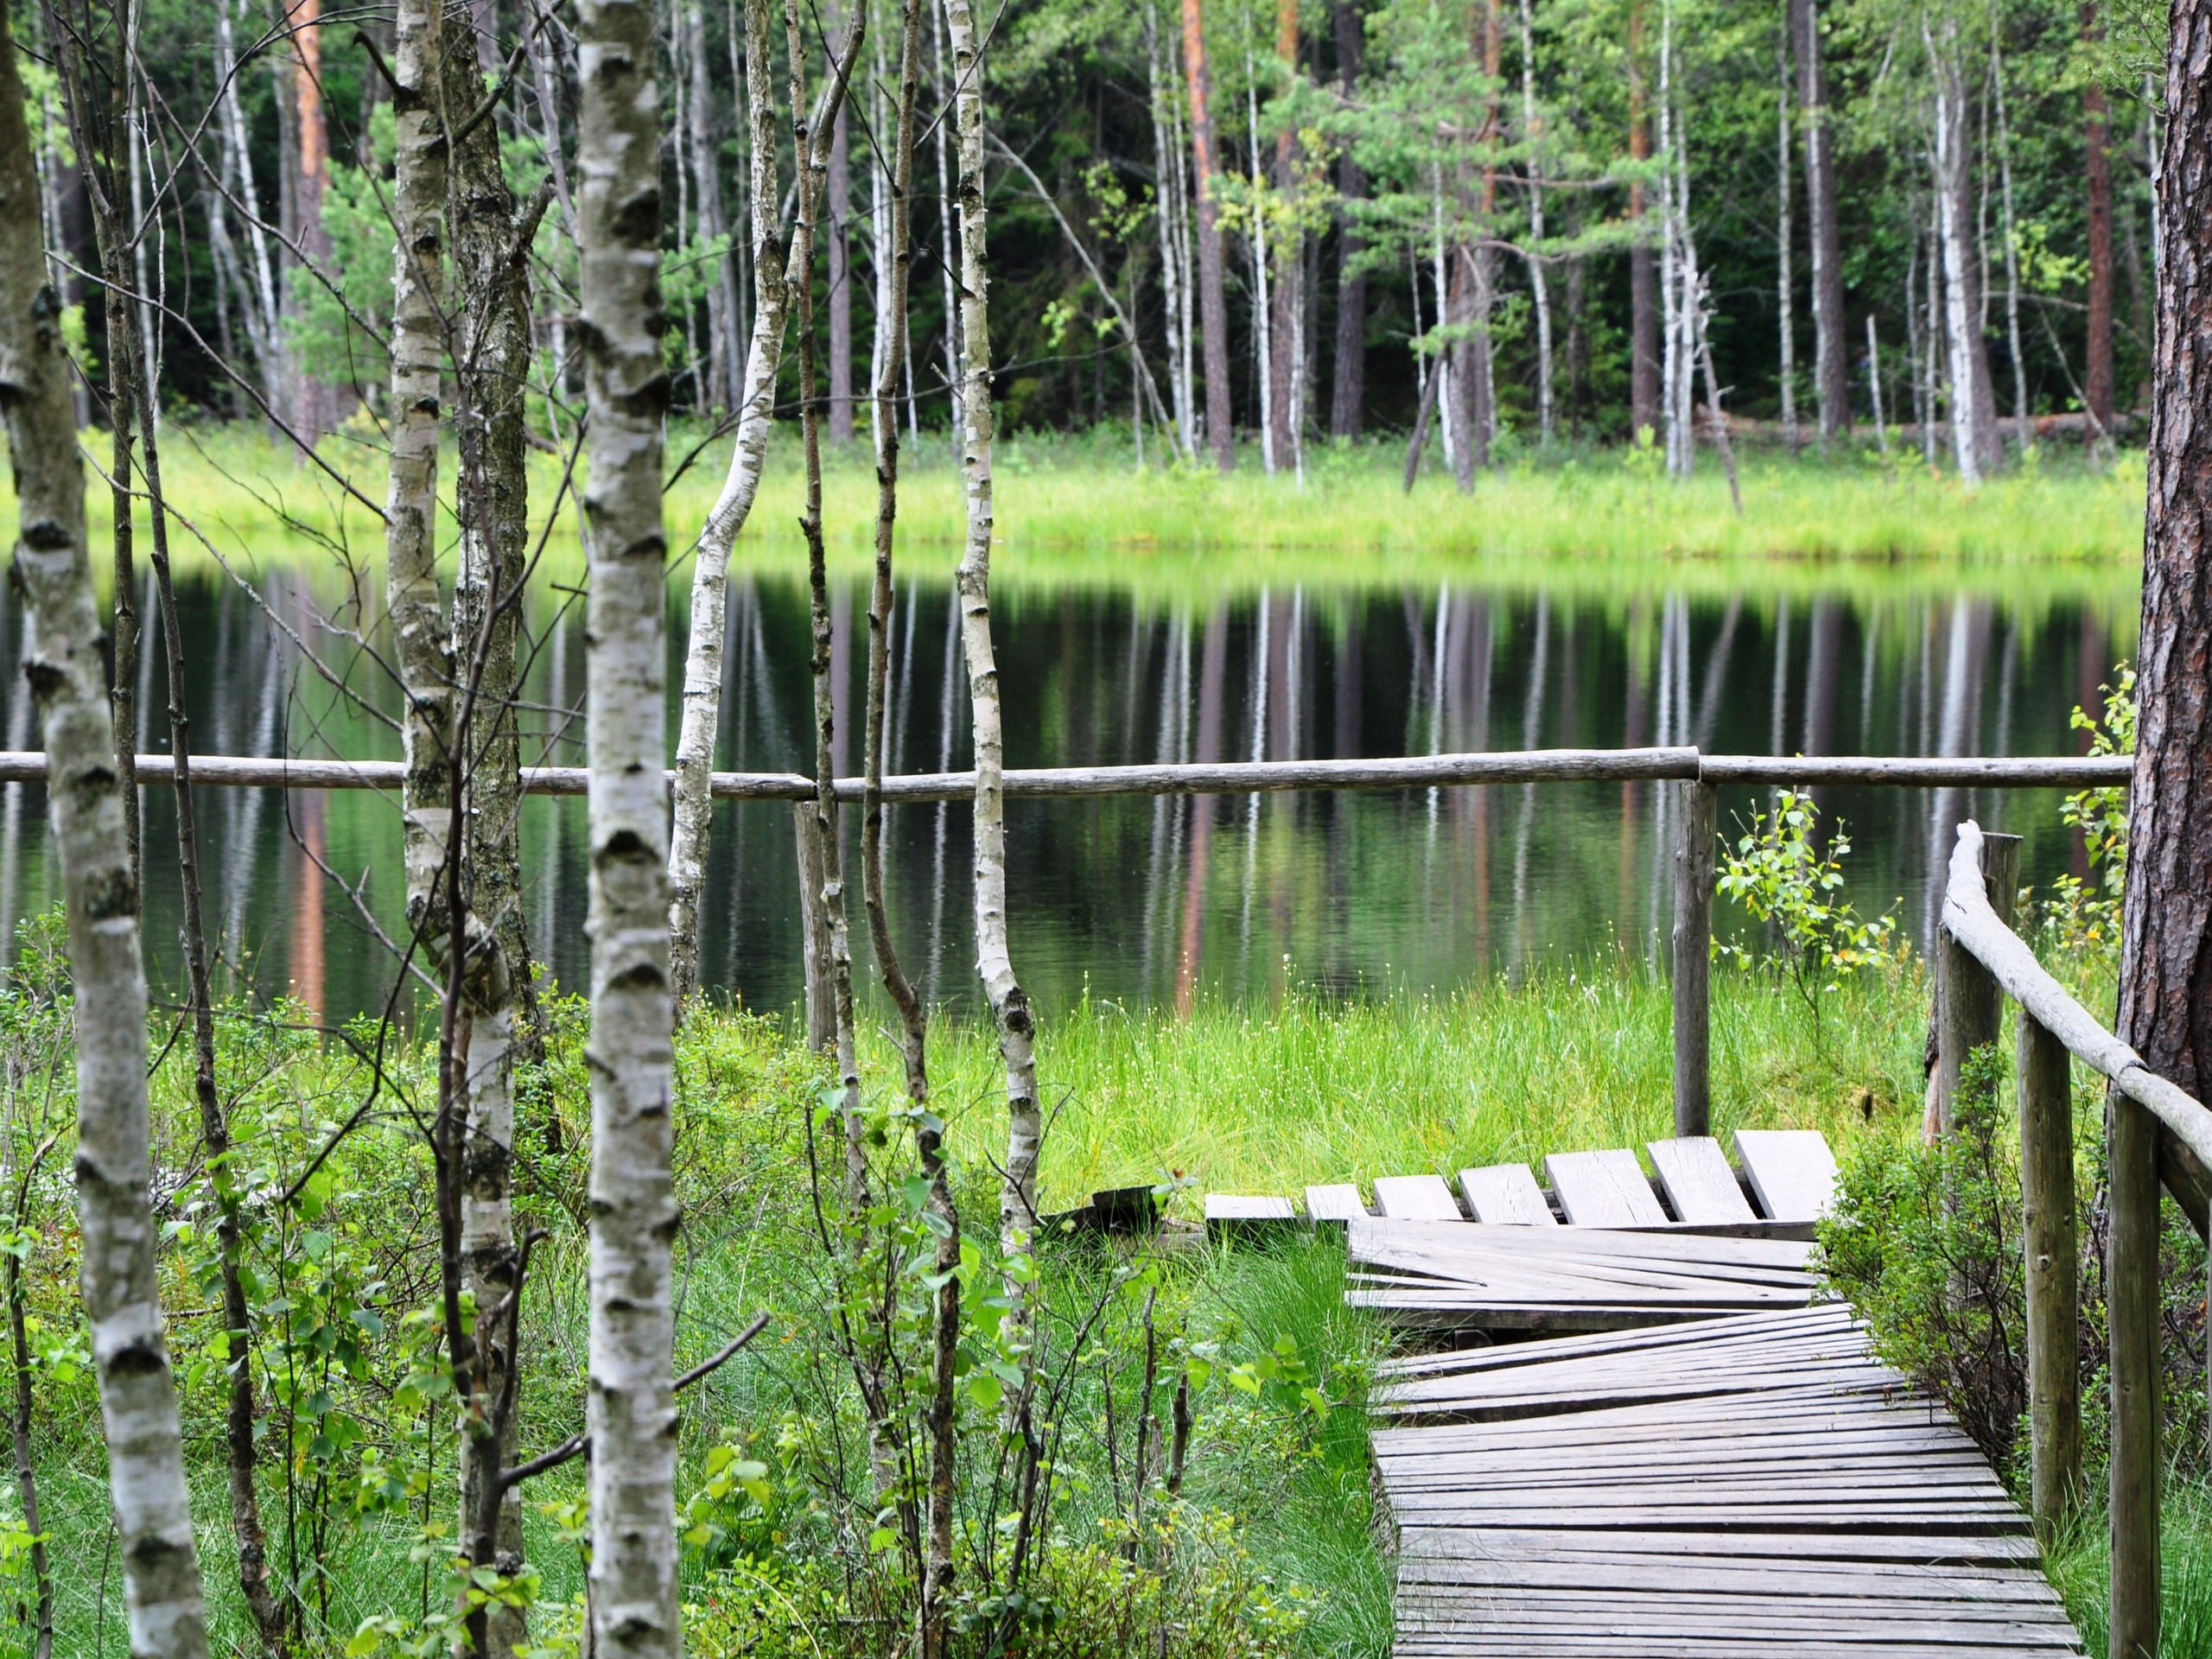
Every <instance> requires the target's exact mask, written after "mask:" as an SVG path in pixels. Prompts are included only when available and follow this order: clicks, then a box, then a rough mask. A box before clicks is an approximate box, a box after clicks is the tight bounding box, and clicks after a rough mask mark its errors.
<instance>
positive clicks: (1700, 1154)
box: [1644, 1135, 1758, 1222]
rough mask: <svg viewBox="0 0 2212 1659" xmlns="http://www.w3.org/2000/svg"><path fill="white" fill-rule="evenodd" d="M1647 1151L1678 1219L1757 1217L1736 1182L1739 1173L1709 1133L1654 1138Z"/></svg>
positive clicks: (1693, 1220)
mask: <svg viewBox="0 0 2212 1659" xmlns="http://www.w3.org/2000/svg"><path fill="white" fill-rule="evenodd" d="M1644 1150H1645V1151H1647V1152H1649V1154H1651V1167H1652V1170H1653V1171H1654V1172H1655V1173H1656V1174H1657V1175H1658V1177H1659V1185H1660V1189H1661V1190H1662V1192H1665V1193H1666V1195H1667V1202H1668V1203H1669V1205H1672V1206H1674V1211H1675V1219H1677V1220H1678V1221H1688V1222H1751V1221H1756V1220H1757V1219H1758V1217H1756V1216H1754V1215H1753V1214H1752V1213H1751V1205H1749V1204H1748V1203H1746V1202H1745V1198H1744V1190H1743V1188H1741V1187H1739V1186H1738V1185H1736V1172H1735V1171H1734V1170H1732V1169H1731V1168H1729V1167H1728V1154H1726V1153H1724V1152H1723V1151H1721V1150H1720V1143H1719V1141H1716V1140H1714V1139H1713V1137H1712V1136H1711V1135H1678V1136H1676V1137H1675V1139H1674V1140H1672V1141H1650V1142H1649V1143H1647V1144H1646V1146H1645V1147H1644Z"/></svg>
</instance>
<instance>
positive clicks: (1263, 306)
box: [1244, 52, 1282, 478]
mask: <svg viewBox="0 0 2212 1659" xmlns="http://www.w3.org/2000/svg"><path fill="white" fill-rule="evenodd" d="M1244 130H1245V135H1246V137H1247V138H1248V139H1249V142H1250V143H1251V146H1252V349H1253V351H1254V352H1255V353H1257V354H1258V356H1259V359H1260V466H1261V469H1262V471H1264V472H1265V473H1266V474H1267V475H1268V477H1269V478H1273V477H1274V475H1275V468H1276V467H1279V466H1281V464H1282V457H1281V456H1280V455H1278V454H1275V423H1274V413H1273V410H1274V406H1275V391H1274V362H1275V349H1274V296H1272V295H1271V294H1270V293H1269V292H1268V212H1267V197H1266V195H1265V194H1263V190H1262V183H1261V175H1260V94H1259V92H1258V89H1257V88H1256V86H1255V85H1254V71H1253V67H1252V54H1250V53H1249V52H1247V53H1246V54H1244Z"/></svg>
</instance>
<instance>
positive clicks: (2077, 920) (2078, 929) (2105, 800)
mask: <svg viewBox="0 0 2212 1659" xmlns="http://www.w3.org/2000/svg"><path fill="white" fill-rule="evenodd" d="M2114 679H2115V682H2116V683H2113V684H2110V685H2101V686H2099V687H2098V688H2097V689H2098V690H2099V691H2100V692H2101V694H2102V696H2103V698H2104V709H2103V713H2102V715H2101V716H2099V715H2091V714H2089V713H2088V712H2087V711H2086V710H2084V709H2082V708H2081V707H2080V705H2078V704H2077V705H2075V709H2074V713H2073V715H2072V716H2071V718H2070V720H2069V724H2071V726H2072V727H2073V728H2074V729H2075V731H2077V732H2087V733H2088V734H2089V753H2091V754H2133V753H2135V721H2136V707H2135V671H2134V669H2133V668H2132V667H2130V666H2129V665H2128V664H2126V663H2122V664H2120V667H2119V669H2118V671H2117V672H2116V674H2115V676H2114ZM2059 815H2060V816H2061V817H2063V818H2064V819H2065V821H2066V822H2067V823H2070V824H2072V825H2073V826H2074V827H2075V829H2079V830H2080V831H2081V832H2082V845H2083V846H2084V848H2085V849H2087V850H2088V855H2089V869H2090V871H2091V874H2092V880H2090V881H2083V880H2082V879H2081V878H2080V877H2079V876H2075V875H2062V876H2060V877H2059V878H2058V880H2056V882H2055V883H2054V884H2053V891H2052V896H2051V899H2050V905H2049V907H2048V911H2049V913H2048V917H2047V920H2048V922H2049V924H2050V926H2051V928H2052V929H2053V931H2055V932H2056V936H2057V939H2058V942H2059V944H2061V946H2062V947H2063V948H2064V949H2066V950H2069V952H2071V953H2073V954H2075V955H2076V956H2089V957H2098V958H2102V957H2111V958H2113V963H2114V965H2115V966H2116V965H2117V961H2118V955H2119V950H2120V899H2121V898H2122V896H2123V894H2124V893H2126V887H2127V787H2126V785H2124V784H2123V785H2120V786H2118V787H2117V788H2113V789H2084V790H2080V791H2076V792H2075V793H2074V794H2071V795H2069V796H2068V797H2067V798H2066V800H2065V802H2064V804H2063V805H2062V806H2061V807H2060V808H2059Z"/></svg>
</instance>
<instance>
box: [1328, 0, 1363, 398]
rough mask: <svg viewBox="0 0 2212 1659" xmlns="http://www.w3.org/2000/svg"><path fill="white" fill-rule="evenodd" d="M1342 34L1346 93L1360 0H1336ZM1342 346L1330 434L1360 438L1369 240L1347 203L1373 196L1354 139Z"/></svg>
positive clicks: (1354, 74) (1341, 86)
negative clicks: (1356, 157)
mask: <svg viewBox="0 0 2212 1659" xmlns="http://www.w3.org/2000/svg"><path fill="white" fill-rule="evenodd" d="M1329 16H1330V21H1331V23H1332V26H1333V27H1334V29H1335V31H1336V37H1337V90H1338V92H1339V93H1340V94H1342V96H1343V97H1344V98H1345V99H1351V98H1352V97H1353V96H1355V95H1356V94H1357V92H1358V90H1359V73H1360V63H1361V60H1362V58H1363V54H1364V51H1365V48H1366V45H1367V29H1366V24H1365V22H1364V20H1363V18H1362V17H1361V16H1360V15H1359V7H1358V5H1357V3H1356V0H1332V4H1331V5H1330V8H1329ZM1337 196H1338V210H1337V348H1336V358H1335V363H1334V372H1333V375H1332V385H1331V386H1330V389H1329V435H1330V436H1332V437H1337V438H1356V437H1357V436H1358V435H1359V434H1360V428H1361V425H1362V423H1363V420H1364V417H1365V416H1366V412H1367V271H1366V269H1365V268H1364V267H1363V265H1362V264H1361V263H1360V256H1361V254H1362V253H1363V251H1365V249H1366V246H1367V244H1366V242H1365V240H1364V238H1362V237H1361V235H1360V234H1359V232H1358V230H1357V228H1356V227H1355V223H1354V220H1353V219H1352V216H1351V213H1348V212H1346V211H1345V207H1347V206H1348V205H1349V204H1350V203H1352V202H1355V201H1363V200H1366V199H1367V174H1366V172H1365V171H1364V170H1363V168H1361V167H1360V164H1359V163H1358V162H1357V161H1356V160H1354V159H1353V157H1352V154H1351V147H1350V146H1349V145H1347V146H1346V147H1345V149H1344V154H1343V155H1342V156H1338V158H1337Z"/></svg>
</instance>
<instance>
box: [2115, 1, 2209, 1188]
mask: <svg viewBox="0 0 2212 1659" xmlns="http://www.w3.org/2000/svg"><path fill="white" fill-rule="evenodd" d="M2172 22H2173V35H2172V40H2171V45H2170V46H2169V48H2168V55H2167V59H2166V64H2167V68H2166V86H2165V93H2166V121H2167V124H2166V135H2165V147H2164V156H2163V159H2162V163H2161V167H2160V170H2159V180H2158V193H2159V200H2158V211H2159V213H2160V214H2161V216H2162V227H2163V230H2164V249H2163V251H2164V257H2165V265H2164V280H2163V281H2161V282H2160V283H2159V284H2158V339H2157V346H2156V353H2155V357H2154V369H2153V372H2154V381H2153V393H2152V404H2151V442H2150V453H2149V462H2148V464H2149V474H2150V476H2149V485H2148V505H2147V508H2146V512H2145V524H2144V533H2143V618H2142V630H2141V636H2140V644H2139V646H2138V650H2137V675H2138V679H2137V683H2136V693H2137V696H2138V699H2139V708H2140V711H2141V713H2140V723H2139V727H2138V729H2137V733H2136V746H2135V775H2134V780H2133V787H2132V790H2131V792H2130V795H2129V804H2128V831H2127V878H2128V879H2127V892H2126V900H2125V918H2124V925H2123V930H2122V938H2121V946H2120V1014H2119V1022H2118V1028H2119V1033H2120V1037H2121V1039H2123V1040H2125V1041H2126V1042H2127V1043H2129V1044H2131V1045H2132V1046H2133V1047H2134V1049H2135V1052H2137V1053H2139V1054H2140V1055H2141V1056H2142V1057H2143V1059H2144V1063H2145V1065H2148V1066H2149V1067H2150V1068H2151V1069H2152V1071H2156V1072H2157V1073H2158V1075H2159V1076H2161V1077H2166V1078H2169V1079H2171V1081H2172V1082H2174V1083H2176V1084H2179V1085H2180V1086H2181V1087H2182V1088H2183V1089H2185V1090H2188V1091H2189V1092H2190V1094H2192V1095H2195V1096H2197V1097H2198V1098H2199V1099H2202V1098H2203V1096H2204V1092H2205V1090H2206V1089H2207V1087H2208V1086H2212V680H2208V661H2207V658H2208V650H2209V649H2212V647H2208V643H2207V642H2208V641H2212V217H2208V215H2207V213H2206V211H2205V207H2204V204H2205V202H2206V201H2207V200H2208V199H2209V197H2208V193H2212V77H2209V76H2208V74H2207V66H2208V64H2212V0H2175V3H2174V7H2173V12H2172ZM2160 1141H2161V1156H2160V1165H2161V1169H2160V1173H2161V1175H2162V1176H2163V1178H2164V1180H2165V1182H2166V1184H2167V1185H2168V1186H2170V1187H2171V1188H2173V1190H2174V1192H2175V1193H2176V1196H2177V1197H2179V1198H2182V1199H2183V1204H2184V1206H2185V1207H2186V1208H2187V1209H2189V1210H2190V1212H2191V1214H2192V1216H2193V1217H2194V1218H2195V1219H2196V1220H2197V1222H2198V1224H2199V1228H2200V1230H2202V1217H2203V1198H2204V1192H2205V1172H2204V1171H2203V1170H2202V1168H2201V1167H2198V1166H2196V1160H2194V1159H2193V1158H2190V1156H2189V1155H2188V1154H2187V1153H2186V1152H2185V1151H2184V1150H2183V1148H2182V1147H2180V1146H2179V1145H2178V1143H2177V1142H2176V1141H2174V1139H2173V1137H2172V1136H2171V1135H2170V1134H2166V1133H2164V1132H2162V1133H2161V1135H2160Z"/></svg>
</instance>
